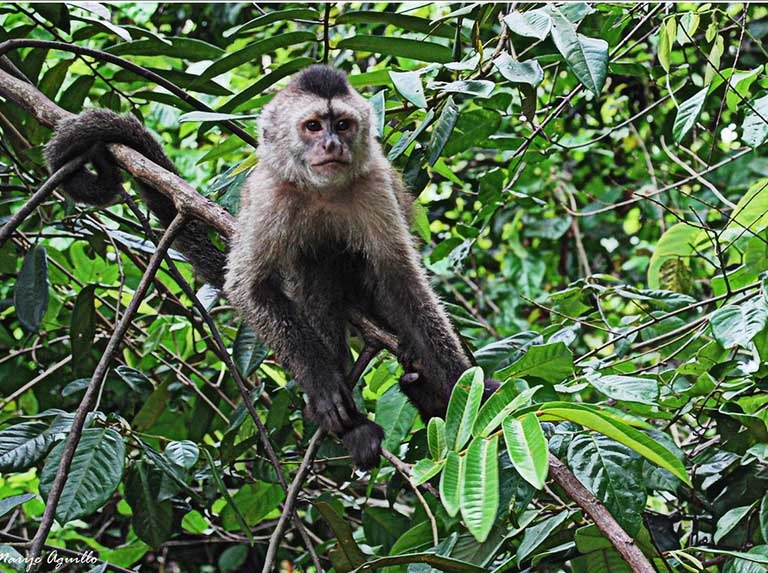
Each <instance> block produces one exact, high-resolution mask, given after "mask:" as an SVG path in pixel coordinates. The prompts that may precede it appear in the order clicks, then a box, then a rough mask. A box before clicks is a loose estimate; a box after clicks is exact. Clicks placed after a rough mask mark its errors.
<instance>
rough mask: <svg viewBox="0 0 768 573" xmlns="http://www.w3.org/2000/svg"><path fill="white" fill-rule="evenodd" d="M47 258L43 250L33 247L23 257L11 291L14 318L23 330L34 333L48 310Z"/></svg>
mask: <svg viewBox="0 0 768 573" xmlns="http://www.w3.org/2000/svg"><path fill="white" fill-rule="evenodd" d="M48 286H49V283H48V257H47V254H46V252H45V248H44V247H41V246H39V245H35V246H34V247H32V248H31V249H30V250H29V251H27V254H26V255H24V262H23V263H22V264H21V271H19V276H18V278H17V279H16V287H15V288H14V289H13V305H14V306H15V307H16V316H17V317H18V318H19V322H20V323H21V325H22V326H23V327H24V329H25V330H28V331H29V332H36V331H37V327H38V326H40V321H41V320H43V316H44V315H45V311H46V309H47V308H48Z"/></svg>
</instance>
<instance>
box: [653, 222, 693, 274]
mask: <svg viewBox="0 0 768 573" xmlns="http://www.w3.org/2000/svg"><path fill="white" fill-rule="evenodd" d="M703 239H706V235H705V234H704V233H702V231H701V230H700V229H697V228H696V227H694V226H693V225H688V224H686V223H677V224H676V225H672V226H671V227H670V228H669V229H667V230H666V232H665V233H664V234H663V235H662V236H661V239H659V242H658V243H656V248H655V249H654V250H653V255H651V261H650V263H649V264H648V287H649V288H652V289H659V288H664V287H663V286H662V284H661V274H660V273H661V267H662V265H663V264H664V263H665V262H666V261H668V260H670V259H682V260H683V261H686V262H687V261H688V259H689V258H690V257H691V256H693V254H694V253H695V252H696V249H697V248H698V245H699V243H700V242H701V241H702V240H703Z"/></svg>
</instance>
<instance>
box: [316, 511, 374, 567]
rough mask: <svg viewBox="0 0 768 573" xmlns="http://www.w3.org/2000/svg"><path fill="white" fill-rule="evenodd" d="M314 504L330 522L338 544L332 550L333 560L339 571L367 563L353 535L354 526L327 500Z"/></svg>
mask: <svg viewBox="0 0 768 573" xmlns="http://www.w3.org/2000/svg"><path fill="white" fill-rule="evenodd" d="M313 505H314V506H315V507H316V508H317V510H318V511H319V512H320V514H321V515H322V516H323V518H324V519H325V520H326V521H327V522H328V525H330V527H331V529H332V530H333V534H334V536H335V537H336V540H337V542H338V544H337V545H336V548H335V553H334V552H333V550H332V555H331V561H332V562H333V566H334V567H335V568H336V570H337V571H339V572H346V571H351V570H352V569H353V568H355V567H359V566H360V565H362V564H363V563H365V559H366V558H365V554H364V553H363V552H362V551H361V550H360V548H359V547H358V546H357V543H356V542H355V540H354V538H353V537H352V528H351V527H350V526H349V523H347V521H345V520H344V518H343V517H342V516H340V515H339V514H338V513H336V510H335V509H334V508H333V506H331V505H330V504H329V503H327V502H325V501H316V502H314V503H313Z"/></svg>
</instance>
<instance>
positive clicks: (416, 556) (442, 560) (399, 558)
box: [351, 553, 487, 573]
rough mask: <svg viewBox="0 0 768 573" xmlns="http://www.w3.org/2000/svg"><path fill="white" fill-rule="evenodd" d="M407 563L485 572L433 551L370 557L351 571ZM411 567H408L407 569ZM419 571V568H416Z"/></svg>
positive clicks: (448, 571) (461, 572)
mask: <svg viewBox="0 0 768 573" xmlns="http://www.w3.org/2000/svg"><path fill="white" fill-rule="evenodd" d="M408 563H425V564H427V565H431V566H432V567H431V568H430V570H432V571H435V570H436V571H445V572H446V573H486V572H487V570H486V569H485V568H483V567H478V566H477V565H473V564H471V563H467V562H466V561H460V560H458V559H453V558H451V557H445V556H443V555H436V554H434V553H404V554H402V555H392V556H390V557H379V558H377V559H371V560H370V561H368V562H367V563H365V564H363V565H361V566H360V567H358V568H357V569H355V570H354V571H352V572H351V573H362V572H363V571H380V570H382V568H384V567H387V566H394V565H407V564H408ZM410 570H411V569H410V568H409V571H410ZM418 570H419V571H421V569H418Z"/></svg>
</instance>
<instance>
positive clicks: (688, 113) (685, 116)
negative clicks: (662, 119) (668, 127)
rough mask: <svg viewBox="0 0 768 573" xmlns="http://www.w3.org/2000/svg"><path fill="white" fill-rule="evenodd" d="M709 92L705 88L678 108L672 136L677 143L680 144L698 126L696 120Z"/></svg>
mask: <svg viewBox="0 0 768 573" xmlns="http://www.w3.org/2000/svg"><path fill="white" fill-rule="evenodd" d="M708 91H709V88H704V89H702V90H700V91H698V92H696V93H695V94H694V95H693V96H691V97H690V98H688V99H687V100H685V101H684V102H683V103H681V104H680V107H678V108H677V115H676V116H675V123H674V124H673V125H672V135H674V137H675V141H676V142H678V143H680V142H681V141H682V140H683V139H684V138H685V136H686V135H688V132H689V131H690V130H691V128H692V127H693V126H694V125H695V124H696V119H697V118H698V117H699V114H700V113H701V109H702V108H703V107H704V100H705V99H706V97H707V92H708Z"/></svg>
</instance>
